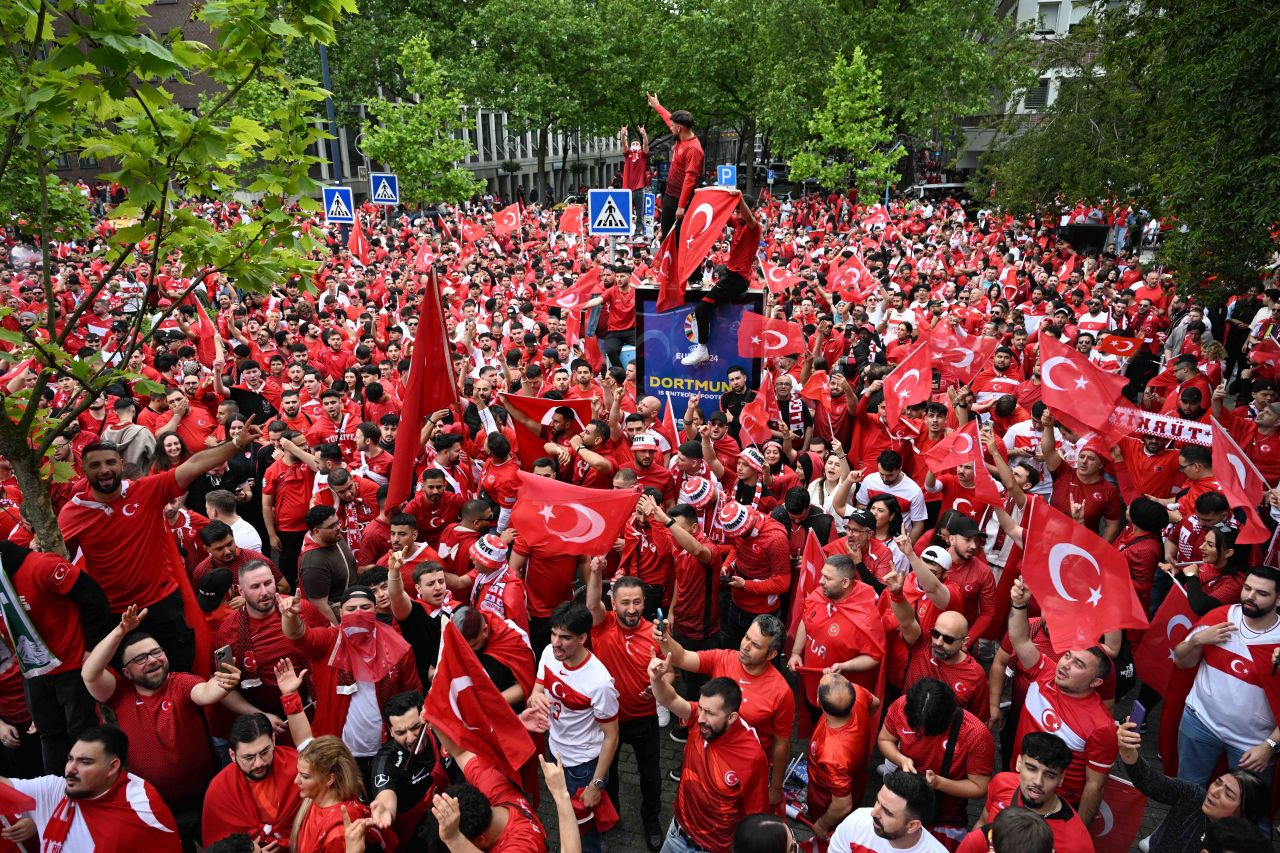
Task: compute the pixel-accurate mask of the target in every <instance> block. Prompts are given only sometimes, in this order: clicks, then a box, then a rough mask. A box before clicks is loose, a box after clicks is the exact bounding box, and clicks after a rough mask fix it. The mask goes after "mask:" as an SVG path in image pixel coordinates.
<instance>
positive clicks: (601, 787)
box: [591, 779, 606, 791]
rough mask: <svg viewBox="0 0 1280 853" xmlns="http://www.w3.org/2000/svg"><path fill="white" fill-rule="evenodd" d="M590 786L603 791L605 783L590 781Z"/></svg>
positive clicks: (602, 781) (596, 780) (598, 780)
mask: <svg viewBox="0 0 1280 853" xmlns="http://www.w3.org/2000/svg"><path fill="white" fill-rule="evenodd" d="M591 784H592V785H594V786H595V787H597V788H599V789H600V790H601V791H603V790H604V788H605V784H606V783H605V781H604V780H603V779H592V780H591Z"/></svg>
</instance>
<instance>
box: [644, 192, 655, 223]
mask: <svg viewBox="0 0 1280 853" xmlns="http://www.w3.org/2000/svg"><path fill="white" fill-rule="evenodd" d="M653 204H654V198H653V193H645V194H644V215H645V216H648V217H650V218H653Z"/></svg>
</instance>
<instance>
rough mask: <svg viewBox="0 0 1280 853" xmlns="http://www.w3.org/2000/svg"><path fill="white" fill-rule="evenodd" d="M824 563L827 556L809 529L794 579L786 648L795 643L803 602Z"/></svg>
mask: <svg viewBox="0 0 1280 853" xmlns="http://www.w3.org/2000/svg"><path fill="white" fill-rule="evenodd" d="M826 562H827V555H826V552H824V551H823V550H822V543H820V542H819V541H818V537H817V536H815V535H814V532H813V530H812V529H810V530H809V535H808V536H807V537H805V540H804V553H803V554H802V555H801V557H800V576H799V577H798V578H796V585H795V589H794V590H793V591H792V594H791V613H790V614H788V617H787V648H791V644H792V643H793V642H795V639H796V631H797V630H798V628H799V626H800V619H801V617H803V616H804V600H805V599H806V598H808V597H809V593H810V592H812V591H813V590H814V588H816V587H817V586H818V580H819V579H820V578H821V577H822V567H823V565H825V564H826Z"/></svg>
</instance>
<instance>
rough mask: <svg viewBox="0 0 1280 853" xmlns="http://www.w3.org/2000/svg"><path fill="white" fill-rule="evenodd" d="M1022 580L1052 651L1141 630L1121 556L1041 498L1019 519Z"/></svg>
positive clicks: (1137, 604) (1139, 614)
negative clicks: (1044, 624)
mask: <svg viewBox="0 0 1280 853" xmlns="http://www.w3.org/2000/svg"><path fill="white" fill-rule="evenodd" d="M1022 530H1023V541H1024V542H1025V552H1024V554H1023V557H1022V577H1023V579H1024V580H1025V581H1026V582H1027V585H1028V586H1030V587H1031V592H1032V593H1033V594H1034V595H1035V597H1036V601H1037V602H1038V603H1039V605H1040V611H1041V612H1042V613H1043V614H1044V618H1045V619H1046V620H1048V623H1049V637H1050V640H1051V641H1052V643H1053V650H1054V651H1055V652H1057V653H1059V654H1062V653H1063V652H1065V651H1067V650H1068V649H1078V648H1087V647H1089V646H1093V645H1097V643H1098V638H1100V637H1101V636H1102V635H1103V634H1105V633H1106V632H1107V631H1114V630H1115V629H1117V628H1145V627H1147V617H1146V615H1145V614H1144V613H1143V612H1142V604H1141V603H1140V602H1139V601H1138V594H1137V593H1136V592H1134V589H1133V581H1132V579H1131V578H1130V577H1129V564H1128V562H1127V561H1126V560H1125V558H1124V555H1123V554H1121V553H1120V552H1119V551H1117V550H1116V549H1115V548H1114V547H1112V545H1111V543H1110V542H1107V541H1106V540H1105V539H1103V538H1102V537H1101V536H1099V535H1098V534H1096V533H1094V532H1093V531H1091V530H1088V529H1087V528H1085V527H1084V525H1081V524H1076V523H1075V522H1074V521H1072V520H1071V519H1070V518H1068V517H1067V516H1065V515H1063V514H1062V513H1060V512H1058V511H1057V510H1056V509H1054V508H1053V507H1051V506H1050V505H1049V504H1048V502H1046V501H1042V500H1036V501H1032V502H1031V503H1029V504H1027V511H1026V516H1025V517H1024V518H1023V521H1022Z"/></svg>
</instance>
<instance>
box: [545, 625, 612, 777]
mask: <svg viewBox="0 0 1280 853" xmlns="http://www.w3.org/2000/svg"><path fill="white" fill-rule="evenodd" d="M538 683H539V684H541V685H542V687H543V689H544V690H546V691H547V698H548V699H550V700H551V729H550V731H548V733H547V738H548V740H549V741H550V742H551V752H552V753H554V754H555V755H559V756H560V757H561V759H562V760H563V761H564V765H565V766H566V767H576V766H577V765H579V764H586V763H587V762H588V761H591V760H593V759H595V758H598V757H599V756H600V747H601V746H603V745H604V729H602V728H600V723H602V722H605V723H607V722H608V721H610V720H613V719H616V718H617V716H618V688H617V687H615V686H614V684H613V676H611V675H609V670H607V669H606V668H605V665H604V664H603V663H601V662H600V659H599V658H598V657H596V656H595V655H593V654H591V653H590V652H587V658H586V660H584V661H583V662H582V663H580V664H578V666H576V667H572V668H570V667H569V666H567V665H566V664H565V663H564V662H563V661H558V660H556V658H555V655H554V654H553V652H552V648H551V646H547V647H546V648H545V649H543V650H542V659H541V660H539V661H538Z"/></svg>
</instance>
